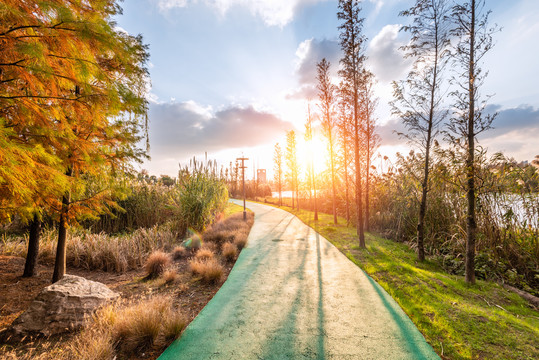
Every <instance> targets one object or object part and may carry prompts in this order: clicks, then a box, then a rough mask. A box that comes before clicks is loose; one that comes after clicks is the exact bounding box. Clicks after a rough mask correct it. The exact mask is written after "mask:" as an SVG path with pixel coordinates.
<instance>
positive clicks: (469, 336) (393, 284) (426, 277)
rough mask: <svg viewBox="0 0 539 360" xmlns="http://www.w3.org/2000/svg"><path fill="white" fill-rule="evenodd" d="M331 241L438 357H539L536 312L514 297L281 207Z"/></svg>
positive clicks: (324, 218) (327, 218) (389, 244)
mask: <svg viewBox="0 0 539 360" xmlns="http://www.w3.org/2000/svg"><path fill="white" fill-rule="evenodd" d="M281 208H282V209H284V210H287V211H289V212H291V213H293V214H295V215H296V216H297V217H298V218H300V219H301V220H302V221H303V222H304V223H306V224H307V225H309V226H311V227H312V228H314V229H315V230H316V231H317V232H319V233H320V234H322V235H323V236H324V237H325V238H326V239H328V240H329V241H330V242H332V243H333V245H335V246H336V247H337V248H338V249H339V250H340V251H341V252H343V253H344V254H345V255H346V256H347V257H348V258H349V259H350V260H352V261H353V262H354V263H355V264H357V265H358V266H359V267H360V268H362V269H363V270H364V271H365V272H366V273H367V274H369V275H370V276H371V277H372V278H373V279H375V280H376V281H377V282H378V283H379V284H380V285H381V286H382V287H383V288H384V289H385V290H386V291H387V292H388V293H389V294H390V295H391V296H392V297H393V298H394V299H395V300H396V301H397V302H398V303H399V305H400V306H401V307H402V309H403V310H404V311H405V312H406V313H407V314H408V316H409V317H410V318H411V319H412V321H413V322H414V324H415V325H416V326H417V327H418V328H419V330H420V331H421V332H422V333H423V335H424V336H425V338H426V339H427V341H428V342H429V343H430V344H431V345H432V347H433V348H434V350H435V351H436V352H437V353H438V354H439V355H440V356H441V357H442V358H443V359H539V312H538V311H537V310H534V309H532V308H531V307H530V306H529V305H528V303H527V302H526V301H525V300H523V299H522V298H520V297H519V296H518V295H517V294H514V293H512V292H509V291H507V290H505V289H504V288H503V287H502V286H500V285H498V284H496V283H493V282H486V281H480V280H479V281H477V284H476V285H474V286H470V285H467V284H466V283H465V282H464V277H462V276H455V275H449V274H447V273H446V272H445V271H444V270H443V269H442V268H441V267H440V266H438V265H437V264H436V263H435V262H433V261H428V260H427V261H425V262H424V263H419V262H418V261H417V260H416V259H417V256H416V254H415V252H414V251H412V250H410V248H409V247H408V246H407V245H405V244H402V243H397V242H394V241H391V240H387V239H383V238H381V237H378V236H375V235H373V234H369V233H366V234H365V239H366V245H367V248H366V249H360V248H359V246H358V240H357V236H356V230H355V228H354V227H351V226H346V220H345V219H343V218H339V222H340V224H339V225H334V224H333V216H332V215H327V214H322V213H319V214H318V217H319V220H318V221H317V222H315V221H314V216H313V214H314V213H313V212H311V211H306V210H300V211H297V210H293V209H292V208H290V207H285V206H283V207H281Z"/></svg>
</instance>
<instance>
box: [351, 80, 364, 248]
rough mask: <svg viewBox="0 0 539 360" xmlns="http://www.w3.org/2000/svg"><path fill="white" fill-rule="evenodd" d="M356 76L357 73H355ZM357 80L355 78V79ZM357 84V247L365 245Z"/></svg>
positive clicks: (355, 95)
mask: <svg viewBox="0 0 539 360" xmlns="http://www.w3.org/2000/svg"><path fill="white" fill-rule="evenodd" d="M356 76H357V75H356ZM356 81H357V80H356ZM358 115H359V114H358V98H357V85H356V89H355V91H354V157H355V164H356V207H357V228H356V230H357V235H358V238H359V247H362V248H364V247H365V234H364V232H363V202H362V198H361V163H360V159H359V119H358Z"/></svg>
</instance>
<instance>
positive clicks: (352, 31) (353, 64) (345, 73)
mask: <svg viewBox="0 0 539 360" xmlns="http://www.w3.org/2000/svg"><path fill="white" fill-rule="evenodd" d="M360 12H361V8H360V6H359V1H358V0H339V11H338V12H337V18H338V19H339V20H342V23H341V25H339V31H340V34H339V39H340V43H341V49H342V51H343V58H342V59H341V61H340V62H341V65H342V69H341V70H340V71H339V74H340V76H341V77H342V79H343V81H344V82H345V83H346V84H347V86H348V87H349V88H350V91H351V96H352V99H353V103H352V106H353V111H354V117H353V132H354V135H353V136H354V162H355V185H356V208H357V211H356V214H357V235H358V238H359V246H360V247H363V248H364V247H365V234H364V229H363V202H362V194H361V161H360V154H359V131H360V118H359V115H360V114H359V112H360V109H359V91H360V82H361V72H362V70H363V68H364V63H365V55H364V49H363V47H364V44H365V42H366V38H365V36H364V35H363V34H362V29H363V21H364V19H363V18H361V17H360Z"/></svg>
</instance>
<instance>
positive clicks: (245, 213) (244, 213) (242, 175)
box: [236, 157, 249, 220]
mask: <svg viewBox="0 0 539 360" xmlns="http://www.w3.org/2000/svg"><path fill="white" fill-rule="evenodd" d="M236 160H241V167H240V168H241V177H242V183H243V220H247V211H246V210H245V169H246V168H247V166H245V160H249V158H245V157H241V158H237V159H236Z"/></svg>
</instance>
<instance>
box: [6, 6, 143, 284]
mask: <svg viewBox="0 0 539 360" xmlns="http://www.w3.org/2000/svg"><path fill="white" fill-rule="evenodd" d="M2 6H3V7H2V11H1V12H0V13H1V14H2V15H1V16H2V21H1V25H0V41H1V42H2V44H3V49H2V54H1V55H0V76H1V78H0V86H1V88H0V89H1V90H0V91H1V92H0V111H1V113H0V114H1V124H2V125H3V126H2V130H0V135H1V136H0V141H2V142H6V143H7V144H9V149H10V150H9V151H10V152H11V154H15V155H17V156H18V158H17V159H16V160H15V161H13V162H11V163H8V164H2V165H6V168H5V169H6V170H4V171H3V172H4V174H6V175H5V176H2V179H0V181H1V182H2V183H3V185H5V188H7V189H11V190H12V193H13V194H16V195H17V196H13V197H12V198H11V199H10V201H11V203H12V204H17V206H12V207H13V208H15V209H18V210H17V212H18V213H22V212H26V213H28V214H33V213H35V211H36V210H37V209H38V208H40V207H45V208H46V209H45V210H47V211H49V210H52V211H53V212H54V214H52V215H55V220H57V221H58V223H59V231H58V234H59V236H58V246H57V257H56V259H57V261H56V263H55V271H54V275H53V282H54V281H57V280H59V279H60V278H61V277H62V276H63V274H64V272H65V250H66V243H65V240H66V232H67V227H68V225H69V224H70V223H74V222H76V221H77V219H81V218H82V219H84V218H91V217H96V216H97V214H99V213H103V212H107V211H108V208H109V207H114V206H116V205H115V203H114V201H112V196H113V195H114V194H115V193H116V190H117V188H116V187H115V186H114V185H113V178H114V175H116V174H121V173H123V172H126V171H131V170H132V165H131V163H130V162H131V160H137V159H140V158H141V157H142V156H143V155H144V151H143V150H141V149H138V148H137V146H136V144H137V142H138V141H139V140H140V139H141V136H140V135H139V133H140V131H141V130H142V128H143V127H146V129H147V118H146V112H147V101H146V100H145V97H144V93H145V91H146V82H147V81H146V79H147V70H146V68H145V67H144V64H145V62H146V60H147V58H148V54H147V48H146V46H144V45H143V44H142V40H141V38H140V37H133V36H130V35H128V34H125V33H123V32H120V31H117V30H115V26H114V23H113V21H112V17H113V16H114V15H116V14H117V13H118V12H119V11H120V8H119V7H118V6H117V5H116V3H115V1H114V0H104V1H99V2H92V3H87V2H73V1H66V0H55V1H53V0H51V1H48V2H42V1H37V0H35V1H32V0H29V1H24V2H20V1H6V2H4V4H3V5H2ZM4 45H5V46H4ZM11 154H10V155H11ZM10 159H14V158H13V157H11V158H10ZM23 162H24V166H22V167H21V166H20V165H21V164H23ZM2 167H3V168H4V166H2ZM17 173H21V174H26V173H28V174H31V176H32V177H34V178H35V180H33V181H28V183H27V184H24V183H21V177H20V176H19V177H17V176H11V175H12V174H17ZM41 175H43V176H41ZM25 176H26V175H25ZM27 177H28V178H29V177H30V176H27ZM21 184H22V185H21ZM19 205H22V206H19ZM21 209H23V210H21ZM36 249H37V248H36ZM30 258H32V256H31V257H30Z"/></svg>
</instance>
